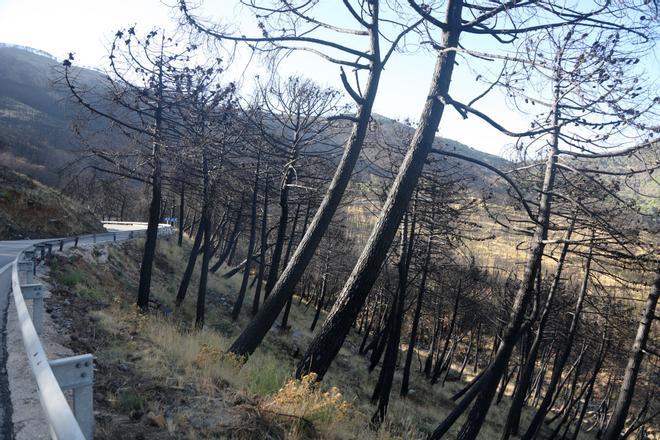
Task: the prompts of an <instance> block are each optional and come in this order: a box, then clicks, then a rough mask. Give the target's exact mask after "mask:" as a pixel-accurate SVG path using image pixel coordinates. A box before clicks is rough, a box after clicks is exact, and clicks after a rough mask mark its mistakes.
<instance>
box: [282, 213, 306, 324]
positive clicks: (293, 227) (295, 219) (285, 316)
mask: <svg viewBox="0 0 660 440" xmlns="http://www.w3.org/2000/svg"><path fill="white" fill-rule="evenodd" d="M308 213H309V210H308ZM299 214H300V203H298V206H297V207H296V214H295V215H294V216H293V224H292V225H291V236H290V237H289V243H288V244H287V248H286V254H284V264H285V265H286V264H287V262H288V261H289V255H291V247H292V246H293V242H294V241H295V239H296V226H297V225H298V216H299ZM292 302H293V295H291V296H290V297H289V300H288V301H287V302H286V307H285V308H284V314H283V315H282V322H281V323H280V330H281V331H286V329H287V328H288V327H289V326H288V320H289V313H290V312H291V303H292Z"/></svg>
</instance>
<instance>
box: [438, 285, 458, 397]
mask: <svg viewBox="0 0 660 440" xmlns="http://www.w3.org/2000/svg"><path fill="white" fill-rule="evenodd" d="M460 298H461V282H460V281H459V283H458V290H457V291H456V299H455V300H454V309H453V311H452V314H451V321H450V323H449V329H448V330H447V336H446V337H445V344H444V346H443V348H442V353H441V354H440V356H439V357H438V360H437V361H436V363H435V368H434V369H433V375H432V376H431V385H435V384H436V383H437V382H438V379H439V378H440V374H442V372H443V371H444V369H445V367H446V365H447V362H445V356H446V355H447V349H448V348H449V342H450V341H451V336H452V334H453V333H454V326H455V325H456V316H458V303H459V301H460Z"/></svg>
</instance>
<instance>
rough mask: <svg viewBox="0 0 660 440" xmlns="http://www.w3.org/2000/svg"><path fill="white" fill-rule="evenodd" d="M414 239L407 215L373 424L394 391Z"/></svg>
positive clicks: (373, 398)
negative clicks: (395, 295)
mask: <svg viewBox="0 0 660 440" xmlns="http://www.w3.org/2000/svg"><path fill="white" fill-rule="evenodd" d="M414 228H415V222H414V220H413V222H412V230H413V231H414ZM413 241H414V237H413V232H411V233H410V246H409V243H408V221H407V216H406V217H405V218H404V221H403V236H402V237H401V251H400V255H399V263H398V268H399V282H398V287H397V297H396V298H395V304H394V307H393V309H394V310H393V314H392V326H391V329H390V332H389V335H388V338H387V349H386V351H385V357H384V358H383V365H382V366H381V369H380V375H379V376H378V383H377V384H376V389H375V390H374V394H373V396H372V397H371V400H372V402H375V401H378V406H377V407H376V411H375V412H374V414H373V416H372V417H371V423H372V425H373V426H379V425H380V424H381V423H382V422H383V419H384V418H385V414H386V413H387V407H388V405H389V401H390V393H391V391H392V382H393V380H394V371H395V370H396V362H397V358H398V356H399V341H400V339H401V324H402V321H403V309H404V302H405V299H406V291H407V289H408V271H409V264H410V250H411V247H412V243H413Z"/></svg>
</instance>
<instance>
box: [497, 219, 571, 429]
mask: <svg viewBox="0 0 660 440" xmlns="http://www.w3.org/2000/svg"><path fill="white" fill-rule="evenodd" d="M574 223H575V218H574V219H573V221H572V222H571V224H570V226H569V228H568V231H566V236H565V237H564V238H565V240H566V242H565V243H564V244H563V246H562V248H561V253H560V254H559V260H558V262H557V269H556V270H555V274H554V277H553V279H552V285H551V286H550V291H549V292H548V297H547V298H546V300H545V304H544V306H543V311H542V312H541V316H540V318H539V323H538V328H537V330H536V334H535V335H534V341H533V342H532V345H531V347H530V348H529V353H528V354H527V358H526V359H525V363H524V365H523V367H522V370H521V372H520V377H519V378H518V384H517V386H516V390H515V392H514V393H513V397H512V398H511V406H510V408H509V414H508V415H507V420H506V424H505V425H504V430H503V433H502V440H507V439H508V438H509V437H510V436H511V435H518V430H519V428H520V415H521V413H522V408H523V406H524V404H525V396H526V395H527V391H528V390H529V385H530V383H531V379H532V375H533V373H534V366H535V365H536V359H537V358H538V353H539V348H540V346H541V341H542V340H543V332H544V330H545V325H546V323H547V321H548V316H549V315H550V309H551V308H552V303H553V301H554V297H555V294H556V293H557V290H558V289H559V284H560V282H561V274H562V270H563V267H564V261H565V260H566V254H567V253H568V247H569V243H568V241H569V240H570V239H571V235H572V233H573V226H574Z"/></svg>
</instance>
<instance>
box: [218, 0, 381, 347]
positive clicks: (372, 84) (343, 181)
mask: <svg viewBox="0 0 660 440" xmlns="http://www.w3.org/2000/svg"><path fill="white" fill-rule="evenodd" d="M371 8H372V11H371V12H372V16H373V17H374V22H373V25H372V27H371V29H370V30H369V33H370V44H371V48H370V52H371V53H372V55H373V56H372V59H371V61H370V65H369V77H368V79H367V84H366V88H365V89H364V95H363V98H362V100H361V102H360V103H359V104H358V110H357V114H356V122H355V123H354V125H353V130H352V131H351V135H350V137H349V138H348V140H347V141H346V147H345V148H344V154H343V156H342V158H341V160H340V162H339V165H338V166H337V169H336V171H335V174H334V176H333V178H332V181H331V182H330V185H329V186H328V189H327V190H326V193H325V196H324V198H323V200H322V201H321V205H320V206H319V208H318V210H317V211H316V214H315V215H314V218H313V219H312V222H311V224H310V227H309V230H308V231H307V232H306V233H305V235H304V236H303V237H302V239H301V241H300V244H299V245H298V246H297V248H296V250H295V252H294V253H293V256H292V257H291V260H290V261H289V263H288V264H287V266H286V268H285V269H284V271H283V272H282V275H281V276H280V277H279V279H278V280H277V283H276V284H275V286H273V289H272V291H271V297H270V298H269V300H268V302H267V303H266V304H264V307H262V309H261V310H260V311H259V313H258V314H257V316H255V317H254V319H253V320H252V321H251V322H250V323H249V324H248V326H247V327H246V328H245V330H243V332H242V333H241V334H240V335H239V337H238V338H237V339H236V340H235V341H234V343H233V344H232V345H231V347H230V348H229V351H230V352H231V353H234V354H237V355H239V356H248V355H250V354H252V353H253V352H254V350H255V349H256V348H257V347H258V346H259V344H260V343H261V341H262V340H263V338H264V336H266V334H267V333H268V330H269V329H270V328H271V326H272V325H273V323H274V322H275V321H276V320H277V316H278V315H279V313H280V311H281V310H282V308H283V307H284V305H285V304H286V302H287V301H288V300H289V296H291V295H293V289H295V287H296V284H297V283H298V281H299V280H300V278H301V277H302V275H303V273H304V272H305V269H306V268H307V266H308V265H309V262H310V261H311V259H312V257H313V256H314V252H315V251H316V248H317V247H318V245H319V243H320V242H321V239H322V238H323V235H324V234H325V231H326V230H327V229H328V226H329V225H330V222H331V220H332V217H333V216H334V214H335V211H336V210H337V207H338V206H339V202H340V201H341V198H342V196H343V194H344V190H345V189H346V187H347V185H348V182H349V180H350V178H351V174H352V173H353V169H354V167H355V164H356V162H357V160H358V158H359V155H360V151H361V149H362V144H363V143H364V139H365V136H366V133H367V129H368V127H369V122H370V119H371V111H372V108H373V104H374V100H375V98H376V91H377V89H378V83H379V81H380V75H381V73H382V70H383V65H382V63H381V62H380V60H381V56H380V46H379V44H380V43H379V38H380V36H379V34H378V26H377V23H378V3H375V2H374V3H372V4H371Z"/></svg>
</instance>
